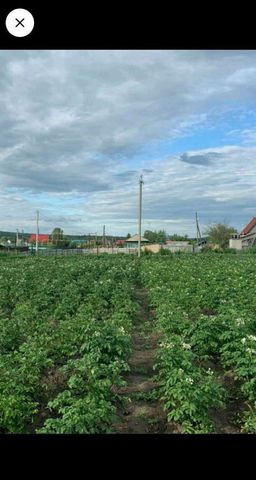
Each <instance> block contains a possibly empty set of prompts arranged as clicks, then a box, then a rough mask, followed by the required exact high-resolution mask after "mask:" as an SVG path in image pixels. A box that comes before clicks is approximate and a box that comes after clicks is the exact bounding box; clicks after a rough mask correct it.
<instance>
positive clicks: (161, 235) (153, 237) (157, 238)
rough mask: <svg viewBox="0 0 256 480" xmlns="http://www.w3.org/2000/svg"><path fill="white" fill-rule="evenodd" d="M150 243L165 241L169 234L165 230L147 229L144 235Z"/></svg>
mask: <svg viewBox="0 0 256 480" xmlns="http://www.w3.org/2000/svg"><path fill="white" fill-rule="evenodd" d="M143 236H144V237H145V238H146V239H147V240H148V241H149V242H150V243H165V241H166V238H167V235H166V232H165V230H159V231H158V232H157V231H156V230H155V231H154V232H152V230H145V232H144V235H143Z"/></svg>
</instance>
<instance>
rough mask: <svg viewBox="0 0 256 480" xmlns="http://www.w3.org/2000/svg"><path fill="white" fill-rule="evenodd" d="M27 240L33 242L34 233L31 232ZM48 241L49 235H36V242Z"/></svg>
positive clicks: (34, 239) (34, 240) (34, 238)
mask: <svg viewBox="0 0 256 480" xmlns="http://www.w3.org/2000/svg"><path fill="white" fill-rule="evenodd" d="M28 242H29V243H35V242H36V234H34V233H33V234H32V235H30V237H29V239H28ZM49 242H50V235H44V234H40V235H38V243H44V244H46V243H49Z"/></svg>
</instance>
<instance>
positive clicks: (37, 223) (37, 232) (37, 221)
mask: <svg viewBox="0 0 256 480" xmlns="http://www.w3.org/2000/svg"><path fill="white" fill-rule="evenodd" d="M38 237H39V210H37V211H36V252H38Z"/></svg>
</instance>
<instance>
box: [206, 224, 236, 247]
mask: <svg viewBox="0 0 256 480" xmlns="http://www.w3.org/2000/svg"><path fill="white" fill-rule="evenodd" d="M205 233H206V235H207V236H208V238H209V241H210V242H212V243H214V244H217V245H219V246H220V247H221V248H227V247H228V244H229V239H230V238H231V235H232V234H233V233H237V230H236V229H235V228H233V227H230V226H229V225H226V224H225V223H216V224H214V225H212V226H210V227H208V229H207V231H206V232H205Z"/></svg>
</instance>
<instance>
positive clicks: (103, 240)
mask: <svg viewBox="0 0 256 480" xmlns="http://www.w3.org/2000/svg"><path fill="white" fill-rule="evenodd" d="M102 243H103V247H105V245H106V235H105V225H103V236H102Z"/></svg>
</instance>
